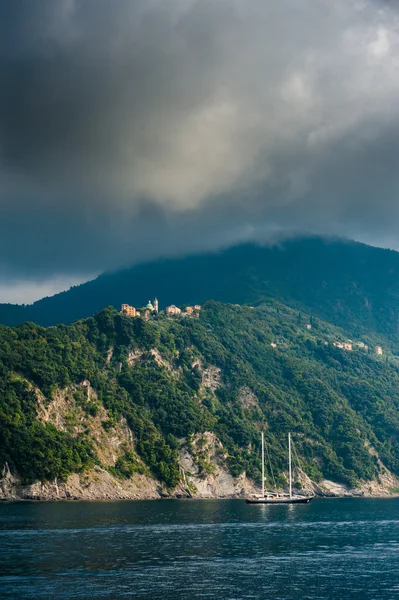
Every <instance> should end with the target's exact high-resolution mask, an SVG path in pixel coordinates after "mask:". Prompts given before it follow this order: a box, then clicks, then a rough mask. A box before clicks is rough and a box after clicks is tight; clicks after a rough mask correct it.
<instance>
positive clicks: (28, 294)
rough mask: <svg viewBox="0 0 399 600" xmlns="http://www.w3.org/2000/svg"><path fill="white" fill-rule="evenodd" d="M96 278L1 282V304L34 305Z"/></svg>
mask: <svg viewBox="0 0 399 600" xmlns="http://www.w3.org/2000/svg"><path fill="white" fill-rule="evenodd" d="M94 277H95V276H87V277H56V278H54V279H49V280H47V281H29V280H28V281H14V282H11V283H4V282H0V303H5V304H7V303H10V304H32V302H35V301H36V300H40V299H41V298H45V297H46V296H53V295H54V294H58V293H59V292H64V291H66V290H68V289H69V288H70V287H71V286H74V285H79V284H80V283H85V282H86V281H88V280H89V279H93V278H94Z"/></svg>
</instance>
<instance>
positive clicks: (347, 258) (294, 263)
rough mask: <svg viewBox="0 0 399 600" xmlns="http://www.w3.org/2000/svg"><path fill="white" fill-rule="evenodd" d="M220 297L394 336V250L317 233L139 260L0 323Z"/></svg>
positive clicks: (11, 309) (398, 259)
mask: <svg viewBox="0 0 399 600" xmlns="http://www.w3.org/2000/svg"><path fill="white" fill-rule="evenodd" d="M155 296H157V297H158V298H159V301H160V307H161V308H162V307H165V306H166V305H168V304H172V303H174V304H177V305H179V304H185V303H188V304H191V303H196V302H199V303H203V302H204V301H206V300H209V299H214V300H219V301H221V302H230V303H238V304H249V305H257V304H259V303H260V302H262V301H263V300H264V299H270V298H272V299H273V298H274V299H277V300H279V301H282V302H284V303H285V304H287V305H289V306H292V307H297V308H300V309H302V310H306V311H308V312H311V313H312V314H314V315H316V316H319V317H321V318H324V319H326V320H328V321H330V322H331V323H333V324H336V325H339V326H344V327H345V328H346V329H347V330H348V331H350V332H353V333H359V332H361V331H364V330H367V331H373V332H376V333H378V334H381V335H384V336H388V337H389V338H390V339H391V341H392V343H394V344H396V340H397V339H398V323H399V321H398V319H399V253H397V252H394V251H392V250H383V249H380V248H374V247H371V246H366V245H364V244H360V243H355V242H350V241H344V240H340V239H335V238H332V239H326V238H319V237H310V238H302V239H296V240H290V241H286V242H284V243H281V244H280V245H276V246H260V245H256V244H245V245H240V246H235V247H232V248H229V249H227V250H222V251H218V252H212V253H207V254H198V255H193V256H187V257H184V258H174V259H167V260H161V261H155V262H149V263H143V264H140V265H137V266H134V267H132V268H130V269H126V270H123V271H118V272H115V273H109V274H104V275H101V276H100V277H98V278H97V279H95V280H93V281H90V282H88V283H85V284H83V285H79V286H76V287H73V288H71V289H70V290H68V291H66V292H63V293H61V294H57V295H55V296H52V297H50V298H44V299H42V300H40V301H38V302H35V303H34V304H32V305H29V306H25V307H22V306H15V305H0V322H2V323H4V324H6V325H16V324H18V323H21V322H24V321H33V322H35V323H38V324H41V325H54V324H57V323H71V322H73V321H74V320H76V319H80V318H84V317H88V316H90V315H91V314H93V313H94V312H96V311H98V310H101V309H102V308H103V307H104V306H108V305H111V306H114V307H116V308H119V307H120V305H121V304H122V303H125V302H127V303H129V304H132V305H134V306H142V305H144V304H146V303H147V301H148V299H149V298H154V297H155Z"/></svg>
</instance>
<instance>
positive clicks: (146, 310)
mask: <svg viewBox="0 0 399 600" xmlns="http://www.w3.org/2000/svg"><path fill="white" fill-rule="evenodd" d="M233 306H240V305H239V304H234V305H233ZM249 308H251V309H254V307H253V306H250V307H249ZM200 311H201V306H200V305H199V304H194V305H193V306H186V305H184V306H182V307H181V308H180V307H178V306H176V305H175V304H171V305H170V306H167V307H166V308H165V314H166V316H167V317H190V318H198V317H199V313H200ZM162 312H163V311H160V310H159V301H158V298H154V301H153V302H151V300H149V301H148V303H147V305H146V306H144V307H142V308H136V307H134V306H130V304H122V306H121V310H120V314H121V315H124V316H127V317H141V318H143V319H145V320H148V319H150V318H151V317H153V316H155V315H157V314H158V313H162ZM305 329H307V330H308V331H309V332H310V330H311V329H312V324H311V323H306V324H305ZM276 342H277V343H276ZM323 343H324V344H325V345H327V346H328V345H329V343H332V345H333V346H334V347H335V348H339V349H340V350H345V351H347V352H352V351H353V350H354V349H355V348H356V349H359V350H363V351H365V352H367V353H369V352H370V351H371V348H369V346H367V345H366V344H365V343H364V342H361V341H359V342H353V341H352V340H347V341H336V340H335V341H332V340H331V341H330V342H327V341H324V342H323ZM270 345H271V347H272V348H276V349H277V348H280V347H281V344H280V343H279V342H278V341H277V340H275V341H274V342H272V343H271V344H270ZM282 345H283V346H284V343H283V344H282ZM373 351H374V353H375V354H376V355H377V356H382V354H383V349H382V347H381V346H374V347H373Z"/></svg>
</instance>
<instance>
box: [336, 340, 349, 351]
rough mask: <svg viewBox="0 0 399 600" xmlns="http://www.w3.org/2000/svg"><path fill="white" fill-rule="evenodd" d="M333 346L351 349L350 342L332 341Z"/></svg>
mask: <svg viewBox="0 0 399 600" xmlns="http://www.w3.org/2000/svg"><path fill="white" fill-rule="evenodd" d="M333 346H335V347H336V348H340V349H341V350H347V351H348V352H351V351H352V350H353V346H352V344H350V343H347V342H334V343H333Z"/></svg>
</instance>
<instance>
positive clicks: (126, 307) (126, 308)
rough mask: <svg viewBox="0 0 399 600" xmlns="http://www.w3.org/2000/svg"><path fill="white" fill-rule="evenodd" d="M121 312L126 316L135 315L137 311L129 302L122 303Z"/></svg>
mask: <svg viewBox="0 0 399 600" xmlns="http://www.w3.org/2000/svg"><path fill="white" fill-rule="evenodd" d="M121 314H122V315H126V316H127V317H136V316H138V313H137V311H136V309H135V308H134V306H130V304H122V307H121Z"/></svg>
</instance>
